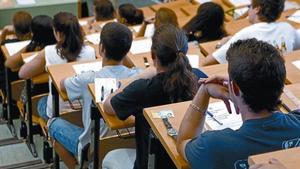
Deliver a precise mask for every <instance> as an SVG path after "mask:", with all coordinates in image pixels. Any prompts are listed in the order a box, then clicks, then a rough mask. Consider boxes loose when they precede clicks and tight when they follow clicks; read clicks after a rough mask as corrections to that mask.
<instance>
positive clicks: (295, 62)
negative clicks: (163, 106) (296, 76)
mask: <svg viewBox="0 0 300 169" xmlns="http://www.w3.org/2000/svg"><path fill="white" fill-rule="evenodd" d="M292 63H293V65H294V66H296V67H297V68H298V69H299V70H300V60H297V61H294V62H292Z"/></svg>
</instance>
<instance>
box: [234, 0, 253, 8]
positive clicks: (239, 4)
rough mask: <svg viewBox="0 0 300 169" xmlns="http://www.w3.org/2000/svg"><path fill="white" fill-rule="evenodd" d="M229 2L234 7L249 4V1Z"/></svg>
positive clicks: (237, 0) (236, 0) (235, 0)
mask: <svg viewBox="0 0 300 169" xmlns="http://www.w3.org/2000/svg"><path fill="white" fill-rule="evenodd" d="M229 2H230V3H231V4H232V5H233V6H235V7H238V6H243V5H250V4H251V1H250V0H229Z"/></svg>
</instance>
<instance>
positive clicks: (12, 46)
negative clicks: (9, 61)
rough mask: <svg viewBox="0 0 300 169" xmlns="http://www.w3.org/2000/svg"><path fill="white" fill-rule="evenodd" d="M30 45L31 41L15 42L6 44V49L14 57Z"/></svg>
mask: <svg viewBox="0 0 300 169" xmlns="http://www.w3.org/2000/svg"><path fill="white" fill-rule="evenodd" d="M29 43H30V40H26V41H21V42H14V43H6V44H5V47H6V49H7V51H8V54H9V56H12V55H14V54H16V53H18V52H19V51H20V50H21V49H23V48H24V47H26V46H27V45H28V44H29Z"/></svg>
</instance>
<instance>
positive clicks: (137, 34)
mask: <svg viewBox="0 0 300 169" xmlns="http://www.w3.org/2000/svg"><path fill="white" fill-rule="evenodd" d="M147 25H148V24H147V23H146V22H143V24H142V26H141V28H140V30H139V32H137V33H136V35H135V37H136V38H139V37H144V35H145V31H146V28H147Z"/></svg>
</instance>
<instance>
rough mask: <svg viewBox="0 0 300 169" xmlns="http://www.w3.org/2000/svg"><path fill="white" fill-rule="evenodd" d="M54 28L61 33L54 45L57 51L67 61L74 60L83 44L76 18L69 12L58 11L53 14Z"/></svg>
mask: <svg viewBox="0 0 300 169" xmlns="http://www.w3.org/2000/svg"><path fill="white" fill-rule="evenodd" d="M54 28H55V31H58V32H61V33H62V34H63V36H62V39H61V41H59V42H58V43H57V45H56V50H57V53H58V54H59V55H60V56H61V58H62V59H66V60H67V61H68V62H72V61H76V60H77V58H78V57H80V56H79V54H80V52H81V49H82V46H83V33H82V31H81V28H80V25H79V23H78V20H77V18H76V17H75V16H74V15H72V14H71V13H66V12H60V13H58V14H57V15H55V16H54Z"/></svg>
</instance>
